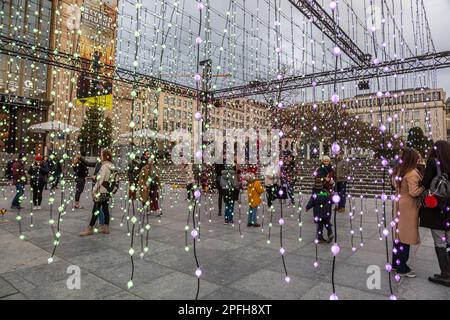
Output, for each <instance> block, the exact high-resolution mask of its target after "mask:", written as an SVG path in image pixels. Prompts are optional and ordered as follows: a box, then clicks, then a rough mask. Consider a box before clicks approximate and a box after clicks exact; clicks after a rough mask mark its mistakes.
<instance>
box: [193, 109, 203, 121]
mask: <svg viewBox="0 0 450 320" xmlns="http://www.w3.org/2000/svg"><path fill="white" fill-rule="evenodd" d="M194 117H195V120H197V121H200V120H201V119H202V113H201V112H200V111H197V112H196V113H195V115H194Z"/></svg>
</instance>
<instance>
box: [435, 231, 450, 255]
mask: <svg viewBox="0 0 450 320" xmlns="http://www.w3.org/2000/svg"><path fill="white" fill-rule="evenodd" d="M431 236H432V237H433V240H434V246H435V247H436V248H446V249H447V252H449V248H450V231H449V230H434V229H431Z"/></svg>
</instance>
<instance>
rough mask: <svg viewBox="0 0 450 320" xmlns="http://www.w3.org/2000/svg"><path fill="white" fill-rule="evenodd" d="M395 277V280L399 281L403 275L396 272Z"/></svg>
mask: <svg viewBox="0 0 450 320" xmlns="http://www.w3.org/2000/svg"><path fill="white" fill-rule="evenodd" d="M394 279H395V281H397V282H399V281H400V279H401V277H400V275H399V274H396V275H395V276H394Z"/></svg>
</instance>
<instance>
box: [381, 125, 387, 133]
mask: <svg viewBox="0 0 450 320" xmlns="http://www.w3.org/2000/svg"><path fill="white" fill-rule="evenodd" d="M380 131H381V132H385V131H386V126H385V125H384V124H382V125H381V126H380Z"/></svg>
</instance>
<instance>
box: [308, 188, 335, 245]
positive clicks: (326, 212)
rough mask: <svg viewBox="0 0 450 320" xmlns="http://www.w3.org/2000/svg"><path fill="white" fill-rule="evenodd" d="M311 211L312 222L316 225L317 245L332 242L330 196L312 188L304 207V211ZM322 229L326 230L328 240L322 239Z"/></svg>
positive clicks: (323, 190)
mask: <svg viewBox="0 0 450 320" xmlns="http://www.w3.org/2000/svg"><path fill="white" fill-rule="evenodd" d="M310 209H313V214H314V222H315V223H317V236H316V239H317V241H318V242H319V243H324V242H328V243H330V242H331V240H333V238H334V235H333V229H332V228H331V226H332V224H331V211H332V205H331V196H330V193H328V191H327V190H325V189H316V188H313V191H312V195H311V198H310V199H309V201H308V203H307V205H306V211H309V210H310ZM323 227H325V228H326V229H327V233H328V239H327V240H325V239H324V237H323Z"/></svg>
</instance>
